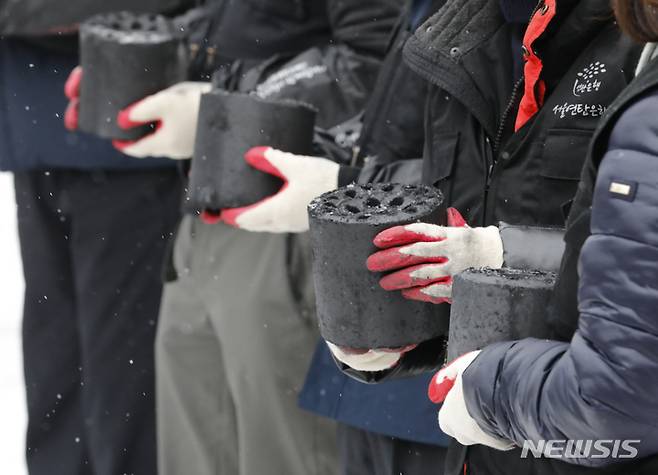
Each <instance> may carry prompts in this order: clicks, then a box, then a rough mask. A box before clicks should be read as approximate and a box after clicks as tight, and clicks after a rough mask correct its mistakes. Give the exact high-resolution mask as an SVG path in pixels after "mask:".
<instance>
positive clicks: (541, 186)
mask: <svg viewBox="0 0 658 475" xmlns="http://www.w3.org/2000/svg"><path fill="white" fill-rule="evenodd" d="M592 134H593V132H592V131H590V130H579V129H552V130H549V132H548V136H547V137H546V141H545V143H544V149H543V152H542V153H541V162H540V165H539V170H538V171H539V181H538V184H537V186H536V187H535V189H534V191H533V192H534V193H535V194H536V196H543V197H545V198H544V199H545V202H544V205H543V211H542V212H543V216H544V219H545V220H546V221H545V222H544V224H550V225H557V226H563V225H564V223H565V221H566V215H565V209H567V208H569V207H570V202H571V201H572V200H573V199H574V197H575V195H576V192H577V190H578V183H579V182H580V177H581V174H582V170H583V166H584V164H585V159H586V157H587V151H588V150H589V144H590V141H591V139H592Z"/></svg>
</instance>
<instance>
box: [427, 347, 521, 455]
mask: <svg viewBox="0 0 658 475" xmlns="http://www.w3.org/2000/svg"><path fill="white" fill-rule="evenodd" d="M479 354H480V352H479V351H472V352H470V353H466V354H465V355H463V356H460V357H459V358H457V359H456V360H454V361H453V362H452V363H449V364H448V365H447V366H445V367H444V368H443V369H442V370H441V371H439V372H438V373H437V374H436V375H435V376H434V378H432V381H431V382H430V386H429V389H428V395H429V398H430V399H431V400H432V402H433V403H435V404H441V403H443V405H442V406H441V410H440V411H439V425H440V426H441V430H442V431H443V432H444V433H446V434H448V435H449V436H451V437H453V438H455V439H456V440H457V442H459V443H460V444H462V445H476V444H480V445H486V446H487V447H491V448H494V449H497V450H510V449H512V448H513V447H514V444H513V443H512V442H510V441H509V440H505V439H501V438H499V437H495V436H492V435H489V434H487V433H486V432H484V431H483V430H482V429H481V428H480V426H479V425H478V423H477V422H476V421H475V419H473V418H472V417H471V415H470V414H469V413H468V409H467V408H466V400H465V398H464V389H463V382H462V375H463V374H464V371H466V369H467V368H468V367H469V366H470V365H471V363H472V362H473V361H474V360H475V358H477V357H478V355H479Z"/></svg>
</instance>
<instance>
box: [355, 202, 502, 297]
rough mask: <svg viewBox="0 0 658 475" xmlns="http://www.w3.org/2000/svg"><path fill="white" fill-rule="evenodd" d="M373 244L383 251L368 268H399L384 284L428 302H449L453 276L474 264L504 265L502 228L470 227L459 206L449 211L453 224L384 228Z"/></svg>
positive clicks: (381, 282) (383, 285)
mask: <svg viewBox="0 0 658 475" xmlns="http://www.w3.org/2000/svg"><path fill="white" fill-rule="evenodd" d="M374 243H375V246H377V247H378V248H380V249H383V250H381V251H379V252H376V253H375V254H373V255H371V256H370V257H369V258H368V262H367V266H368V269H369V270H371V271H373V272H390V271H396V272H393V273H391V274H389V275H386V276H385V277H383V278H382V279H381V281H380V285H381V286H382V288H384V289H385V290H392V291H393V290H402V295H404V297H406V298H408V299H412V300H420V301H423V302H431V303H435V304H440V303H450V302H451V300H450V299H451V297H452V277H453V276H454V275H456V274H458V273H460V272H462V271H464V270H466V269H469V268H471V267H475V268H479V267H489V268H493V269H498V268H500V267H502V265H503V242H502V239H501V237H500V232H499V230H498V228H497V227H495V226H489V227H486V228H471V227H469V226H468V225H467V224H466V221H465V220H464V218H463V217H462V215H461V214H459V211H457V210H456V209H454V208H450V209H449V210H448V226H437V225H434V224H425V223H414V224H408V225H406V226H396V227H393V228H389V229H387V230H385V231H382V232H381V233H379V234H378V235H377V236H376V237H375V240H374Z"/></svg>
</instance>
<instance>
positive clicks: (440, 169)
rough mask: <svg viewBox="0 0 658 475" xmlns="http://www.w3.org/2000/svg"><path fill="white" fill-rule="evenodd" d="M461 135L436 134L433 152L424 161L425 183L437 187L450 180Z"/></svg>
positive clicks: (432, 143)
mask: <svg viewBox="0 0 658 475" xmlns="http://www.w3.org/2000/svg"><path fill="white" fill-rule="evenodd" d="M458 144H459V133H446V134H435V135H434V136H433V137H432V142H431V144H430V146H431V150H430V151H429V152H430V153H429V154H426V157H425V159H424V160H423V183H425V184H426V185H432V186H437V185H439V184H440V182H441V181H442V180H445V179H446V178H449V177H450V176H451V175H452V172H453V170H454V168H455V158H456V156H457V145H458Z"/></svg>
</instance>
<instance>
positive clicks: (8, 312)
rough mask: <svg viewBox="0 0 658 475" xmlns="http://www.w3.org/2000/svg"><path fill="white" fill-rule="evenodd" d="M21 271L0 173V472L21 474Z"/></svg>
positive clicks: (6, 179) (9, 193)
mask: <svg viewBox="0 0 658 475" xmlns="http://www.w3.org/2000/svg"><path fill="white" fill-rule="evenodd" d="M22 294H23V274H22V271H21V261H20V256H19V252H18V241H17V237H16V217H15V204H14V195H13V185H12V180H11V175H9V174H6V173H0V466H1V468H0V472H1V473H2V474H6V475H24V474H25V473H26V471H25V464H24V462H23V452H24V433H25V402H24V393H23V368H22V366H21V355H20V344H21V342H20V314H21V305H22V300H23V295H22Z"/></svg>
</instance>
